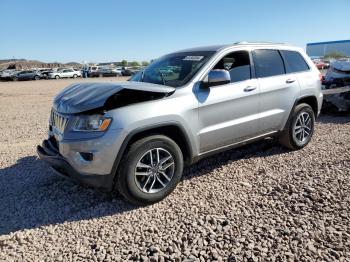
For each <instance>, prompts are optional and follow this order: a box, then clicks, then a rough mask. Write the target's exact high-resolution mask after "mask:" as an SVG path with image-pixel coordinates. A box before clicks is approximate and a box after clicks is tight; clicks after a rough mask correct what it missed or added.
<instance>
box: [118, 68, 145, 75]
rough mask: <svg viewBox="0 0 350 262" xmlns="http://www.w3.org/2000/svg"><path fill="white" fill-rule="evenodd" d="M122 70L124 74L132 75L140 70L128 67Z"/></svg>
mask: <svg viewBox="0 0 350 262" xmlns="http://www.w3.org/2000/svg"><path fill="white" fill-rule="evenodd" d="M121 71H122V72H121V73H122V76H132V75H134V74H136V73H137V72H139V71H140V70H133V69H127V68H124V69H122V70H121Z"/></svg>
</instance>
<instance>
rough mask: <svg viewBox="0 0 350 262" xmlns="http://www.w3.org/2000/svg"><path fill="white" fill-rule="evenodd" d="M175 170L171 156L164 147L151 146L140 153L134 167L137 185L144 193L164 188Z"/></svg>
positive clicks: (155, 191)
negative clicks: (151, 147) (143, 152)
mask: <svg viewBox="0 0 350 262" xmlns="http://www.w3.org/2000/svg"><path fill="white" fill-rule="evenodd" d="M174 172H175V161H174V158H173V156H172V155H171V154H170V153H169V152H168V151H167V150H165V149H164V148H153V149H151V150H148V151H147V152H146V153H145V154H143V155H142V157H141V158H140V160H139V161H138V163H137V165H136V167H135V181H136V185H137V187H138V188H139V189H140V190H141V191H142V192H144V193H157V192H159V191H161V190H163V189H164V188H166V187H167V186H168V185H169V183H170V181H171V180H172V178H173V176H174Z"/></svg>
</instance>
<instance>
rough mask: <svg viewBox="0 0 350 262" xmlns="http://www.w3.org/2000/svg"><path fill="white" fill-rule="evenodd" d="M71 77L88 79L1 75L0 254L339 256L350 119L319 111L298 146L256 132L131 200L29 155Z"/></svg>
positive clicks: (345, 232) (344, 235)
mask: <svg viewBox="0 0 350 262" xmlns="http://www.w3.org/2000/svg"><path fill="white" fill-rule="evenodd" d="M98 80H102V81H111V80H113V79H110V78H104V79H98ZM73 81H91V80H85V79H84V80H58V81H55V80H52V81H51V80H48V81H44V80H42V81H30V82H18V83H0V130H1V133H0V187H1V188H0V212H1V213H0V260H1V261H2V260H6V261H11V260H28V261H38V260H40V261H53V260H55V261H67V260H76V261H82V260H92V261H102V260H103V261H112V260H113V261H120V260H126V259H131V260H137V261H164V260H171V261H182V260H183V261H213V260H217V261H221V260H224V261H226V260H229V261H247V260H248V261H263V260H271V261H315V260H323V261H335V260H337V261H346V260H347V261H349V260H350V219H349V217H350V210H349V209H350V208H349V206H350V186H349V185H350V181H349V180H350V179H349V173H350V117H344V116H343V117H330V116H324V117H321V118H320V119H319V120H318V123H317V126H316V134H315V136H314V138H313V141H312V143H311V144H310V145H309V146H308V147H306V148H305V149H303V150H300V151H296V152H290V151H287V150H285V149H283V148H281V147H280V146H279V145H278V144H277V143H276V142H275V141H273V140H265V141H263V142H259V143H255V144H252V145H249V146H245V147H243V148H240V149H236V150H231V151H228V152H226V153H222V154H219V155H217V156H214V157H210V158H208V159H205V160H203V161H201V162H200V163H198V164H196V165H194V166H192V167H191V168H188V169H187V170H186V171H185V175H184V179H183V181H182V182H181V183H180V184H179V185H178V187H177V188H176V190H175V191H174V192H173V193H172V194H171V195H170V196H169V197H168V198H167V199H165V200H164V201H162V202H160V203H157V204H154V205H152V206H148V207H142V208H140V207H135V206H132V205H129V204H128V203H126V202H125V201H124V200H123V199H122V198H121V197H120V196H119V195H118V194H117V193H102V192H99V191H96V190H93V189H89V188H85V187H82V186H79V185H76V184H74V183H72V182H70V181H68V180H65V179H63V178H60V177H58V176H56V175H55V174H54V173H53V172H52V171H50V169H49V168H48V167H47V166H46V165H45V164H44V163H42V162H41V161H39V160H37V157H36V154H35V146H36V145H37V144H38V143H40V142H41V140H42V139H43V138H45V137H46V129H47V119H48V115H49V111H50V104H51V101H52V97H53V95H54V94H55V93H57V92H58V90H60V89H62V88H63V87H65V86H66V85H67V84H68V83H70V82H73ZM95 81H96V80H95Z"/></svg>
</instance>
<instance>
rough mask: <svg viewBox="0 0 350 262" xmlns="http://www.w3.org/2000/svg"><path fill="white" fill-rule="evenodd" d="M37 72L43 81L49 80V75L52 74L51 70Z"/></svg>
mask: <svg viewBox="0 0 350 262" xmlns="http://www.w3.org/2000/svg"><path fill="white" fill-rule="evenodd" d="M39 71H40V72H41V75H42V78H45V79H47V78H49V74H50V73H53V72H54V71H53V69H41V70H39Z"/></svg>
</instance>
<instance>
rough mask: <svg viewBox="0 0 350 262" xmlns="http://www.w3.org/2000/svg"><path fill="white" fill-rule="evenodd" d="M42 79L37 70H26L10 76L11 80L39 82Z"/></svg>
mask: <svg viewBox="0 0 350 262" xmlns="http://www.w3.org/2000/svg"><path fill="white" fill-rule="evenodd" d="M41 78H42V75H41V72H40V71H37V70H26V71H21V72H18V73H17V74H14V75H12V80H13V81H17V80H39V79H41Z"/></svg>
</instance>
